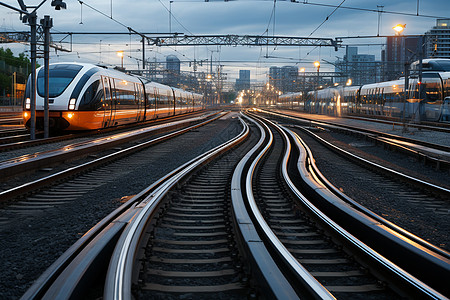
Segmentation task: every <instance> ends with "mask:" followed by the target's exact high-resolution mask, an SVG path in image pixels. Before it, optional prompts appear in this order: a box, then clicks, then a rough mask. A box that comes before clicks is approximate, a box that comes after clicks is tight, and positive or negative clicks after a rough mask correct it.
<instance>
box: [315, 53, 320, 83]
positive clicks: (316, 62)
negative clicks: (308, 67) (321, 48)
mask: <svg viewBox="0 0 450 300" xmlns="http://www.w3.org/2000/svg"><path fill="white" fill-rule="evenodd" d="M314 67H316V68H317V84H316V87H317V86H319V69H320V61H318V60H316V61H315V62H314Z"/></svg>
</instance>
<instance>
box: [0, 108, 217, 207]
mask: <svg viewBox="0 0 450 300" xmlns="http://www.w3.org/2000/svg"><path fill="white" fill-rule="evenodd" d="M220 117H221V116H220V115H219V116H216V117H215V118H212V119H209V120H206V121H204V122H202V123H199V124H195V125H192V126H189V127H186V128H182V129H179V130H177V131H175V132H172V133H169V134H166V135H164V136H161V137H158V138H155V139H153V140H150V141H147V142H144V143H140V144H138V145H135V146H132V147H129V148H127V149H122V150H120V151H117V152H116V153H112V154H109V155H106V156H103V157H100V158H98V159H95V160H93V161H91V162H87V163H84V164H82V165H79V166H76V167H72V168H69V169H66V170H64V171H61V172H58V173H55V174H52V175H49V176H46V177H43V178H41V179H38V180H35V181H32V182H28V183H25V184H23V185H20V186H17V187H14V188H12V189H9V190H6V191H2V192H0V201H5V200H8V199H11V198H14V197H17V196H19V195H23V194H25V193H28V192H30V191H33V190H36V189H38V188H41V187H43V186H46V185H50V184H51V183H52V182H55V181H57V180H61V179H64V178H67V177H69V176H72V175H74V174H78V173H80V172H83V171H85V170H88V169H90V168H94V167H96V166H99V165H102V164H105V163H107V162H109V161H112V160H115V159H118V158H121V157H124V156H126V155H130V154H131V153H133V152H136V151H139V150H142V149H144V148H146V147H149V146H151V145H154V144H156V143H159V142H162V141H164V140H167V139H169V138H172V137H174V136H177V135H180V134H182V133H185V132H187V131H189V130H192V129H195V128H198V127H200V126H203V125H206V124H208V123H210V122H212V121H214V120H217V119H218V118H220ZM175 126H176V127H175V128H172V129H176V128H178V127H179V125H175ZM105 145H106V146H105V147H111V145H110V144H108V143H107V141H106V142H105ZM107 145H109V146H107ZM113 145H114V144H113ZM93 147H95V146H93ZM95 148H96V147H95ZM81 151H86V150H85V149H84V150H83V149H81ZM63 152H64V151H63ZM66 155H68V154H67V153H63V154H62V156H66ZM58 159H62V158H58Z"/></svg>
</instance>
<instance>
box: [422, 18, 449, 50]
mask: <svg viewBox="0 0 450 300" xmlns="http://www.w3.org/2000/svg"><path fill="white" fill-rule="evenodd" d="M425 35H426V57H428V58H450V19H437V20H436V26H434V27H433V28H432V29H430V30H429V31H428V32H427V33H425Z"/></svg>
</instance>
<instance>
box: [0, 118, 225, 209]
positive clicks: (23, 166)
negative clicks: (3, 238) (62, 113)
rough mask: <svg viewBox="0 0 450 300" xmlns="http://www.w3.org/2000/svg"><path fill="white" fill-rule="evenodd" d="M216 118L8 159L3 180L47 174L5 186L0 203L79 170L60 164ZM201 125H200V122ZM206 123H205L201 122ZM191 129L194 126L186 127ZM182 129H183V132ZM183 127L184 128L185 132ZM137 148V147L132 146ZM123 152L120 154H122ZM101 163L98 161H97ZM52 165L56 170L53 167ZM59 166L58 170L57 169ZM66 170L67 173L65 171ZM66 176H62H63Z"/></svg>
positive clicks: (0, 169)
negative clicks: (17, 176)
mask: <svg viewBox="0 0 450 300" xmlns="http://www.w3.org/2000/svg"><path fill="white" fill-rule="evenodd" d="M219 116H220V114H219V115H217V114H212V115H208V116H206V117H203V118H191V119H187V120H181V121H177V122H171V123H168V124H161V125H155V126H152V127H148V128H142V129H138V130H134V131H131V132H126V133H118V134H115V135H108V136H105V137H99V138H97V139H94V140H92V139H90V138H88V139H82V140H81V141H78V142H77V143H75V142H73V141H72V144H68V145H64V146H63V147H62V148H57V149H53V148H52V149H51V150H47V151H42V152H37V153H32V154H25V155H22V156H19V157H16V156H14V158H12V159H8V160H3V161H1V162H0V175H1V177H2V178H3V180H5V178H11V177H13V176H16V175H20V174H24V173H26V174H27V176H28V174H30V173H31V174H32V175H33V172H35V171H38V170H42V169H44V170H48V171H49V172H50V174H49V175H51V176H46V177H48V178H42V179H40V180H39V179H38V180H36V179H34V180H31V181H32V182H28V181H27V182H26V183H25V184H23V185H20V184H19V185H17V182H14V184H15V186H14V187H11V186H8V185H7V184H6V185H5V187H3V188H2V190H3V191H2V192H0V196H1V199H2V201H5V200H8V199H10V198H11V197H15V196H17V195H19V194H20V193H24V192H29V190H27V188H28V189H34V188H38V187H39V186H40V185H42V184H44V183H45V182H51V181H52V180H55V178H60V176H69V175H70V174H72V173H71V172H73V171H76V170H78V172H79V170H80V169H82V168H83V167H76V168H72V167H67V166H64V165H61V164H62V163H63V162H66V161H72V160H75V159H80V158H83V157H87V156H90V157H91V159H88V161H92V160H93V159H95V158H96V154H97V153H99V152H101V151H103V152H102V156H106V159H108V157H110V154H113V153H114V152H117V151H119V150H121V148H119V147H123V145H126V143H128V144H129V145H131V144H133V143H134V142H135V141H137V140H139V139H145V138H147V137H148V136H152V135H153V136H157V135H159V134H162V133H164V132H170V131H176V132H178V133H177V134H181V133H183V132H186V131H187V130H192V128H195V126H196V124H206V123H207V122H211V121H213V120H214V119H217V118H218V117H219ZM202 122H203V123H202ZM205 122H206V123H205ZM189 126H194V127H189ZM183 128H185V129H184V130H183ZM186 128H187V129H186ZM135 148H137V147H135ZM122 152H123V151H122ZM99 161H102V160H99ZM55 166H56V167H55ZM58 166H60V167H58ZM66 169H68V170H66ZM65 174H66V175H65ZM29 177H38V178H40V176H39V174H37V176H29ZM3 180H2V181H3Z"/></svg>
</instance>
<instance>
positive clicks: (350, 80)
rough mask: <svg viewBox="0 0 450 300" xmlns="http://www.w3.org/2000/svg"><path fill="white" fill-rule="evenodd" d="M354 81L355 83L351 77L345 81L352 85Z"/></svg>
mask: <svg viewBox="0 0 450 300" xmlns="http://www.w3.org/2000/svg"><path fill="white" fill-rule="evenodd" d="M352 83H353V81H352V79H351V78H349V79H348V80H347V82H346V83H345V85H352Z"/></svg>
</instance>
